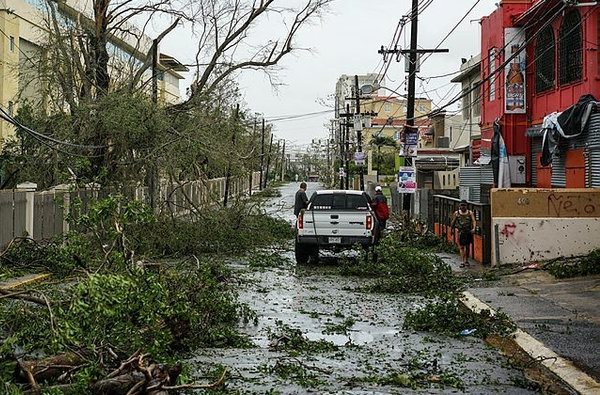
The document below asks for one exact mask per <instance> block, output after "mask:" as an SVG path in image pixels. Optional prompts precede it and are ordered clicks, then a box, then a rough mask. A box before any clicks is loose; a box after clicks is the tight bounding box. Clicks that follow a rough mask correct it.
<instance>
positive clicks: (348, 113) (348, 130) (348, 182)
mask: <svg viewBox="0 0 600 395" xmlns="http://www.w3.org/2000/svg"><path fill="white" fill-rule="evenodd" d="M346 116H347V117H348V118H349V117H351V116H352V115H351V114H350V104H346ZM345 126H346V127H345V129H346V136H345V140H346V190H348V189H350V122H349V120H346V122H345Z"/></svg>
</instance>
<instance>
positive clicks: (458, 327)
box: [404, 295, 516, 338]
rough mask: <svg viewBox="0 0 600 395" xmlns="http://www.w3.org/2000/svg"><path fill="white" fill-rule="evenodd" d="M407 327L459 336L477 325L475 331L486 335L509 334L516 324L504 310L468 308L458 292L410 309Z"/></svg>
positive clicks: (483, 336)
mask: <svg viewBox="0 0 600 395" xmlns="http://www.w3.org/2000/svg"><path fill="white" fill-rule="evenodd" d="M404 328H405V329H414V330H418V331H429V332H435V333H441V334H445V335H449V336H459V335H460V332H461V331H462V330H464V329H476V331H475V332H474V333H473V335H475V336H478V337H481V338H486V337H488V336H490V335H499V336H509V335H511V334H512V333H513V332H514V331H515V329H516V326H515V324H514V323H513V322H512V321H511V320H510V318H509V317H508V316H507V315H506V314H504V313H502V312H498V313H496V314H494V315H492V314H490V311H489V310H483V311H481V312H480V313H479V314H477V313H474V312H472V311H471V310H469V309H467V308H465V307H464V306H463V305H462V303H460V301H459V300H458V298H456V297H455V296H454V295H448V296H446V297H443V298H441V299H438V300H435V301H431V302H428V303H427V304H426V305H425V306H423V307H421V308H419V309H417V310H415V311H409V312H408V313H407V314H406V316H405V317H404Z"/></svg>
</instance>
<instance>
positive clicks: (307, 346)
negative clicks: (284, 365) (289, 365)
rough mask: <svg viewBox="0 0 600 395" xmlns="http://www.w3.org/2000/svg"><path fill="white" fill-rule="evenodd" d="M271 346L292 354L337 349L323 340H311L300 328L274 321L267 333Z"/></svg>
mask: <svg viewBox="0 0 600 395" xmlns="http://www.w3.org/2000/svg"><path fill="white" fill-rule="evenodd" d="M269 339H270V340H271V348H273V349H274V350H285V351H287V352H289V353H291V354H292V355H299V354H304V353H322V352H332V351H337V349H338V347H337V346H336V345H335V344H333V343H330V342H328V341H325V340H318V341H311V340H308V339H307V338H306V337H304V334H303V333H302V330H300V329H296V328H292V327H290V326H288V325H285V324H283V322H281V321H277V322H276V329H275V330H273V331H271V332H270V333H269Z"/></svg>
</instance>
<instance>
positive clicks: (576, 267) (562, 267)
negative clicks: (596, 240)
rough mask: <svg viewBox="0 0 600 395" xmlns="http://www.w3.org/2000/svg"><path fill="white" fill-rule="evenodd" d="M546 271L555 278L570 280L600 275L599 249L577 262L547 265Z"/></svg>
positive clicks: (564, 261) (563, 261) (569, 261)
mask: <svg viewBox="0 0 600 395" xmlns="http://www.w3.org/2000/svg"><path fill="white" fill-rule="evenodd" d="M548 271H549V272H550V274H552V275H553V276H554V277H556V278H571V277H578V276H587V275H594V274H600V249H597V250H594V251H592V252H590V253H589V254H588V255H586V256H584V257H581V258H580V259H578V260H574V261H573V260H559V261H556V262H553V263H552V264H551V265H549V269H548Z"/></svg>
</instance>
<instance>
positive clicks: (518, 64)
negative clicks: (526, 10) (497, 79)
mask: <svg viewBox="0 0 600 395" xmlns="http://www.w3.org/2000/svg"><path fill="white" fill-rule="evenodd" d="M504 42H505V46H506V48H507V51H508V53H507V55H506V57H507V58H509V57H513V56H514V58H513V59H512V60H511V61H510V62H509V63H508V64H507V65H506V66H505V68H504V76H505V81H506V83H505V95H504V112H505V114H525V108H526V102H525V93H526V85H525V68H526V66H527V65H526V64H525V62H526V58H525V30H524V29H521V28H514V27H510V28H506V29H504Z"/></svg>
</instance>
